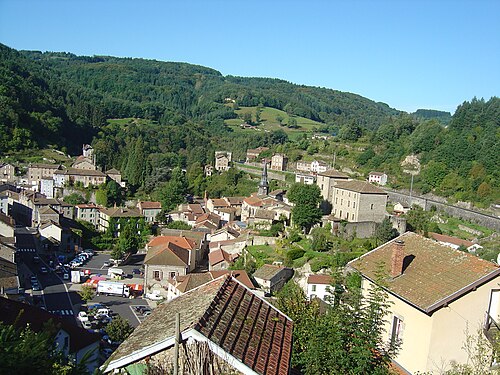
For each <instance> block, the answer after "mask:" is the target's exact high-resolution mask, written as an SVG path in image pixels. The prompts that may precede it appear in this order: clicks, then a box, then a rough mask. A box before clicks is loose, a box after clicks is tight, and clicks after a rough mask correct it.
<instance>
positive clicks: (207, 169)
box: [203, 164, 214, 177]
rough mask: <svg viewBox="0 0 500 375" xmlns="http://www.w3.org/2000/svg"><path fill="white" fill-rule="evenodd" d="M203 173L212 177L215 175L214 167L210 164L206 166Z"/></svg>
mask: <svg viewBox="0 0 500 375" xmlns="http://www.w3.org/2000/svg"><path fill="white" fill-rule="evenodd" d="M203 173H204V174H205V176H207V177H210V176H211V175H212V174H213V173H214V166H213V165H210V164H207V165H205V167H204V168H203Z"/></svg>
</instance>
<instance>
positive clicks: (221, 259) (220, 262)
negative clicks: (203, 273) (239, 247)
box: [208, 248, 239, 271]
mask: <svg viewBox="0 0 500 375" xmlns="http://www.w3.org/2000/svg"><path fill="white" fill-rule="evenodd" d="M238 258H239V254H229V253H228V252H226V251H224V250H222V249H220V248H219V249H215V250H214V251H210V253H208V269H209V270H210V271H220V270H227V269H228V268H229V266H231V265H232V264H233V262H234V261H235V260H236V259H238Z"/></svg>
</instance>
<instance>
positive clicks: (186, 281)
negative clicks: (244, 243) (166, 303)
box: [167, 270, 255, 300]
mask: <svg viewBox="0 0 500 375" xmlns="http://www.w3.org/2000/svg"><path fill="white" fill-rule="evenodd" d="M224 275H229V276H232V277H234V278H235V279H236V280H238V281H239V282H240V283H242V284H243V285H244V286H246V287H247V288H248V289H255V287H254V285H253V283H252V281H251V280H250V277H249V276H248V274H247V273H246V271H244V270H232V271H230V270H222V271H208V272H203V273H190V274H187V275H186V276H179V277H177V278H176V279H175V280H173V279H170V280H169V281H170V282H171V284H169V286H168V295H167V300H171V299H174V298H176V297H179V296H180V295H182V294H184V293H186V292H189V291H190V290H192V289H194V288H198V287H199V286H201V285H204V284H206V283H208V282H210V281H212V280H215V279H217V278H218V277H221V276H224Z"/></svg>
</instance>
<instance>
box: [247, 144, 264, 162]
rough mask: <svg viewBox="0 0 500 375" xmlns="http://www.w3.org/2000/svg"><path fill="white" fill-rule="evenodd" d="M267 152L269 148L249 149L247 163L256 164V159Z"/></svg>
mask: <svg viewBox="0 0 500 375" xmlns="http://www.w3.org/2000/svg"><path fill="white" fill-rule="evenodd" d="M267 150H269V147H257V148H249V149H248V150H247V159H246V162H247V163H251V162H254V161H255V159H257V158H258V157H259V155H260V154H261V153H263V152H264V151H267Z"/></svg>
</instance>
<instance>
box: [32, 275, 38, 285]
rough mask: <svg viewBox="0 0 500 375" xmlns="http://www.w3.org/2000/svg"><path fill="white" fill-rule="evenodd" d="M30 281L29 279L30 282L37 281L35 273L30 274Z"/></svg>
mask: <svg viewBox="0 0 500 375" xmlns="http://www.w3.org/2000/svg"><path fill="white" fill-rule="evenodd" d="M30 281H31V283H38V279H37V278H36V276H35V275H31V276H30Z"/></svg>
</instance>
